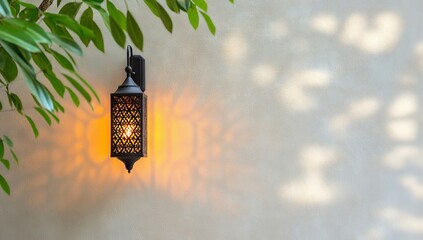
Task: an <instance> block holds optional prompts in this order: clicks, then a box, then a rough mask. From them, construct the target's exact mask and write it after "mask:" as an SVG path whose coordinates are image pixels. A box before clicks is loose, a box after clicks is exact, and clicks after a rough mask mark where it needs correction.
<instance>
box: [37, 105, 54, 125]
mask: <svg viewBox="0 0 423 240" xmlns="http://www.w3.org/2000/svg"><path fill="white" fill-rule="evenodd" d="M35 110H36V111H37V112H38V113H39V114H40V115H41V117H43V118H44V120H45V121H46V122H47V124H48V125H49V126H51V119H50V117H49V116H48V114H47V113H46V112H45V111H44V110H43V109H42V108H39V107H35Z"/></svg>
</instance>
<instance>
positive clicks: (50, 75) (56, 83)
mask: <svg viewBox="0 0 423 240" xmlns="http://www.w3.org/2000/svg"><path fill="white" fill-rule="evenodd" d="M44 76H45V77H46V78H47V79H48V80H49V81H50V84H51V85H52V86H53V88H54V90H56V92H57V93H58V94H59V96H60V97H62V98H63V96H64V95H65V85H63V83H62V81H60V79H58V78H57V77H56V75H55V74H54V72H52V71H47V72H44Z"/></svg>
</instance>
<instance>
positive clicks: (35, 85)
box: [24, 72, 54, 111]
mask: <svg viewBox="0 0 423 240" xmlns="http://www.w3.org/2000/svg"><path fill="white" fill-rule="evenodd" d="M24 75H25V83H26V85H27V86H28V88H29V91H30V92H31V93H32V95H34V96H35V97H36V98H37V100H38V101H39V102H40V103H41V105H42V106H43V107H44V108H45V109H48V110H50V111H51V110H53V109H54V106H53V99H52V96H51V95H50V93H49V91H48V90H47V88H46V87H45V86H44V85H43V84H42V83H40V82H39V81H38V80H37V79H36V78H34V77H33V76H30V75H28V74H25V72H24Z"/></svg>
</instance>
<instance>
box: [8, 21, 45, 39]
mask: <svg viewBox="0 0 423 240" xmlns="http://www.w3.org/2000/svg"><path fill="white" fill-rule="evenodd" d="M5 24H7V25H10V26H11V27H13V28H15V31H16V30H18V31H24V32H25V33H27V34H28V35H29V36H30V37H31V38H32V39H33V40H34V41H35V42H37V43H48V44H50V43H51V39H50V38H49V37H48V35H47V33H46V32H45V31H44V29H42V28H41V27H40V26H38V25H37V24H35V23H33V22H28V21H24V20H21V19H12V18H10V19H5Z"/></svg>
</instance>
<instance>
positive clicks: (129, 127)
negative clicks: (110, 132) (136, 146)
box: [123, 125, 135, 138]
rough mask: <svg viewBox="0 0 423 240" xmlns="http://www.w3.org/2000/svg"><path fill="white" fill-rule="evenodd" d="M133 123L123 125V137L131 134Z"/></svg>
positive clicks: (128, 136)
mask: <svg viewBox="0 0 423 240" xmlns="http://www.w3.org/2000/svg"><path fill="white" fill-rule="evenodd" d="M134 128H135V126H134V125H125V126H124V131H123V137H124V138H130V137H131V136H132V131H134Z"/></svg>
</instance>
